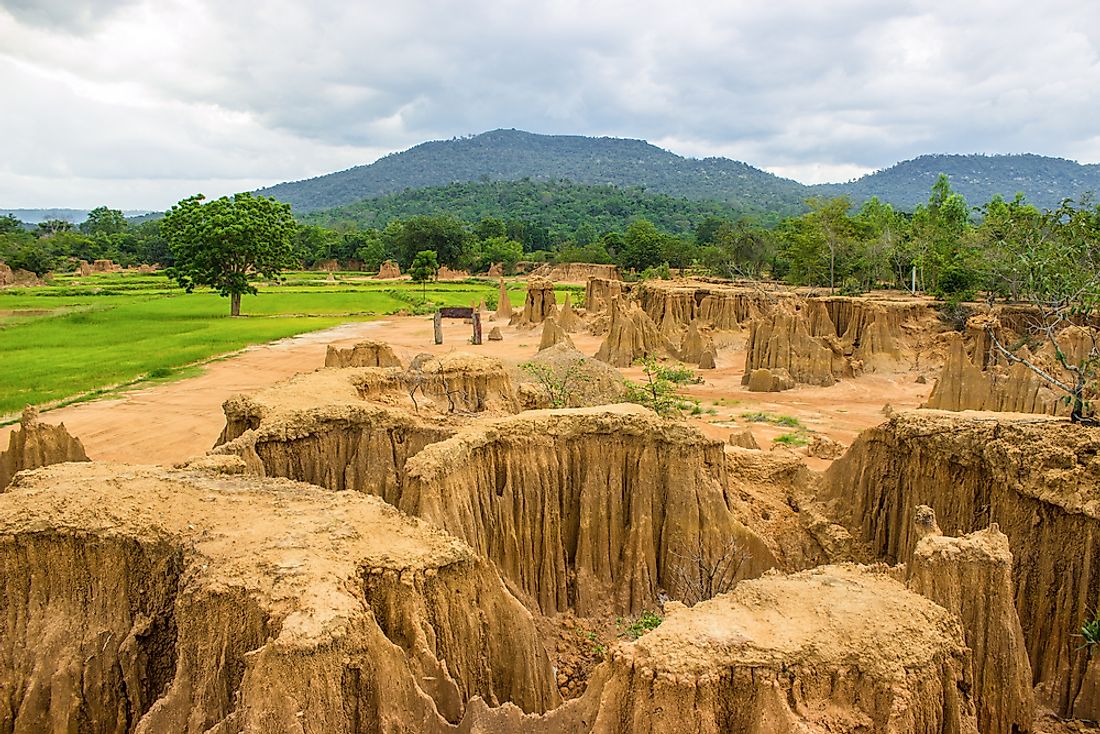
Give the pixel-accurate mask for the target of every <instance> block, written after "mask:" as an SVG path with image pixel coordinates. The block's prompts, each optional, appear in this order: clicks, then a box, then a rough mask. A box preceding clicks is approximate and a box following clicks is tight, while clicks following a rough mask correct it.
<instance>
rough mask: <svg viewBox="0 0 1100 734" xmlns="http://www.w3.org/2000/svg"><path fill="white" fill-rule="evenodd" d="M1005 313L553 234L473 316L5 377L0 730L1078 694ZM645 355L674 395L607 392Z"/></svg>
mask: <svg viewBox="0 0 1100 734" xmlns="http://www.w3.org/2000/svg"><path fill="white" fill-rule="evenodd" d="M578 276H585V277H587V282H586V293H585V296H584V298H583V299H576V302H573V301H572V300H571V301H570V302H568V303H562V302H561V301H560V300H559V298H556V297H555V293H554V290H553V282H552V280H550V279H551V278H576V277H578ZM1018 317H1019V314H1018V313H1017V312H1015V311H1012V312H1008V311H1004V312H1002V311H998V310H996V309H994V310H993V311H989V310H986V311H980V310H979V311H976V312H975V314H974V315H973V317H972V318H971V319H970V321H968V322H967V323H965V324H954V325H952V324H949V323H947V322H946V321H945V320H944V319H941V317H940V316H939V314H938V312H937V311H936V308H935V304H934V303H933V302H931V301H926V300H921V299H914V298H908V297H903V296H899V295H896V294H876V295H871V296H867V297H856V298H846V297H840V296H828V295H825V294H812V293H797V292H793V291H768V290H764V289H762V288H761V287H759V286H754V285H751V284H732V283H713V282H701V281H687V280H681V281H672V282H643V283H624V282H623V281H621V280H619V279H618V273H617V272H616V271H614V269H613V268H606V267H605V268H602V269H600V268H597V267H596V266H592V268H591V269H589V270H584V269H583V268H581V267H578V266H572V267H571V268H567V269H562V270H561V271H560V272H558V271H555V270H553V269H547V271H546V272H543V273H540V274H539V275H535V276H532V277H531V279H530V281H529V285H528V292H527V299H526V302H525V304H524V306H523V307H522V308H515V309H507V308H504V309H502V310H501V311H498V312H497V313H489V312H486V313H484V314H483V315H482V318H483V321H484V327H485V329H484V331H485V336H486V339H485V341H484V343H483V344H481V345H477V346H475V345H472V344H470V343H469V336H470V333H471V328H472V327H471V325H470V324H469V323H463V322H462V321H461V320H446V321H444V326H443V334H444V344H442V345H435V344H434V343H433V324H432V320H431V318H430V317H388V318H386V319H383V320H378V321H372V322H364V323H360V324H350V325H347V326H343V327H339V328H337V329H331V330H328V331H324V332H316V333H313V334H309V335H305V336H302V337H296V338H293V339H288V340H284V341H281V342H276V343H272V344H268V345H264V346H260V347H255V348H251V349H247V350H244V351H243V352H241V353H238V354H235V355H231V356H227V357H225V358H223V359H220V360H217V361H214V362H211V363H210V364H208V365H207V366H206V367H204V368H203V371H202V374H200V375H199V376H197V377H193V378H189V379H184V380H180V381H178V382H173V383H167V384H161V385H156V386H153V387H148V388H146V389H142V390H136V391H133V392H129V393H125V394H122V395H121V396H119V397H117V398H115V399H111V400H103V401H97V402H89V403H84V404H78V405H73V406H69V407H66V408H61V409H58V410H54V411H50V412H48V413H45V414H43V415H38V414H37V412H36V411H34V410H33V409H29V410H28V411H26V413H25V414H24V416H23V420H22V421H21V422H20V424H19V425H17V426H12V427H9V428H7V429H4V430H3V431H2V432H0V446H8V450H7V451H4V452H3V453H0V492H2V494H0V734H6V733H7V732H12V733H13V734H14V733H20V734H22V733H24V732H27V733H29V732H40V731H42V732H45V731H51V732H62V731H64V732H79V733H80V734H83V733H85V732H112V733H119V732H140V733H143V734H146V733H148V734H153V733H158V734H159V733H160V732H170V733H171V732H187V733H188V734H200V733H207V734H244V733H245V732H258V733H268V732H271V733H272V734H274V733H282V732H294V733H295V734H322V733H324V734H328V733H330V732H340V733H345V734H366V733H368V732H409V733H412V732H440V733H443V732H455V733H459V734H474V733H479V732H480V733H484V734H510V733H512V732H517V733H518V732H536V733H537V732H547V733H550V732H567V733H570V734H588V733H592V734H612V733H615V734H618V733H621V734H627V733H633V732H639V733H642V734H646V733H652V734H657V733H659V732H671V731H674V732H683V733H684V734H688V733H690V732H700V733H704V734H719V733H720V732H746V733H751V734H767V733H770V732H778V733H780V734H795V733H807V734H819V733H820V734H825V733H826V732H828V733H830V734H838V733H851V734H857V733H858V734H867V733H875V734H895V733H897V734H902V733H906V734H908V733H910V732H912V733H914V734H916V733H928V734H932V733H937V734H977V733H979V732H980V733H981V734H994V733H995V732H1005V733H1008V734H1011V733H1016V734H1023V733H1024V732H1043V733H1046V734H1057V733H1059V732H1070V731H1089V730H1096V725H1095V723H1094V722H1096V721H1097V720H1098V719H1100V644H1090V641H1089V640H1088V639H1085V638H1083V637H1082V635H1081V633H1082V627H1083V626H1084V625H1085V624H1086V623H1087V622H1088V621H1089V620H1090V619H1092V618H1094V617H1095V616H1096V614H1097V609H1098V607H1100V429H1096V428H1087V427H1082V426H1079V425H1073V424H1071V423H1070V422H1069V421H1068V420H1067V419H1066V418H1065V417H1064V415H1063V413H1064V409H1063V407H1062V406H1061V404H1060V403H1059V401H1058V400H1057V396H1056V395H1054V394H1053V393H1050V392H1049V391H1048V390H1046V388H1044V387H1043V386H1042V385H1041V384H1039V383H1037V382H1036V381H1035V380H1033V379H1032V378H1031V377H1029V376H1028V375H1027V374H1024V373H1023V372H1021V371H1019V370H1016V369H1014V368H1013V369H1010V368H1009V366H1008V365H1006V364H1001V363H999V362H998V361H997V359H995V358H993V357H992V356H991V353H990V351H989V350H990V346H989V343H988V339H987V338H986V336H987V335H988V333H989V329H990V328H991V327H990V324H995V325H996V326H995V328H996V329H998V330H999V336H1000V337H1002V341H1005V342H1008V341H1011V340H1012V338H1013V337H1014V336H1016V335H1018V333H1019V330H1018V327H1014V326H1013V325H1014V324H1018V323H1019V318H1018ZM1070 328H1073V329H1080V328H1081V327H1070ZM490 332H491V333H490ZM1070 336H1071V337H1072V338H1077V337H1076V336H1074V335H1073V334H1071V335H1070ZM1071 340H1072V339H1071ZM646 355H648V356H653V357H657V358H658V359H660V360H662V362H663V363H664V364H667V365H673V364H683V365H686V366H687V367H690V368H691V369H692V370H695V371H696V372H697V374H698V376H699V377H700V378H701V381H699V382H697V383H693V384H688V385H685V386H684V387H683V388H682V389H681V395H682V396H683V397H684V398H687V399H689V400H691V401H696V402H697V406H696V407H695V408H694V409H693V410H688V411H686V413H689V414H686V415H683V416H673V417H669V416H662V415H659V414H658V413H656V412H654V411H653V410H651V409H650V408H648V407H644V406H642V405H638V404H634V403H627V402H624V398H625V396H626V388H625V385H624V382H623V378H624V377H625V378H626V379H627V380H631V381H633V382H644V381H645V379H646V376H645V374H644V372H643V369H642V367H640V366H639V365H638V364H637V360H638V359H639V358H640V357H643V356H646ZM1036 358H1037V359H1040V360H1043V359H1047V357H1044V355H1042V354H1041V353H1039V354H1037V357H1036ZM526 362H533V363H535V364H536V365H538V366H537V367H535V368H533V369H532V368H528V369H522V368H521V367H520V365H521V364H522V363H526ZM326 365H327V366H326ZM535 373H541V374H542V375H543V376H544V377H545V376H547V375H548V376H549V378H546V379H543V380H540V379H538V377H537V376H536V374H535ZM564 375H569V376H570V379H571V382H569V383H568V385H569V386H568V388H567V389H563V388H561V385H562V378H563V376H564ZM992 408H996V409H1000V410H1016V411H1025V412H1014V413H1008V412H981V411H989V409H992ZM9 482H10V484H9ZM1097 624H1098V625H1100V622H1097Z"/></svg>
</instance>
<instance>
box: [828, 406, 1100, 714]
mask: <svg viewBox="0 0 1100 734" xmlns="http://www.w3.org/2000/svg"><path fill="white" fill-rule="evenodd" d="M822 498H823V499H826V500H827V501H828V502H829V503H830V504H831V506H832V512H833V514H834V516H838V517H841V518H843V521H844V523H845V524H846V525H847V526H848V527H849V528H850V529H851V530H852V532H853V534H854V535H855V536H856V537H857V539H861V540H862V541H863V542H865V543H867V544H868V545H869V546H870V550H871V551H872V552H873V553H874V554H876V555H877V556H879V557H881V558H883V559H885V560H887V561H889V562H897V561H904V560H905V559H906V558H908V557H909V556H910V555H911V554H912V552H913V550H914V547H915V545H916V541H917V536H916V534H915V531H914V530H913V511H914V510H913V508H914V506H916V505H922V504H923V505H928V506H930V507H932V508H933V510H934V511H935V513H936V517H937V518H938V520H939V524H940V526H941V527H942V528H943V531H944V532H945V533H946V534H948V535H964V534H966V533H970V532H973V531H976V530H980V529H983V528H985V527H987V526H989V524H990V523H994V522H995V523H998V524H999V526H1000V529H1001V530H1002V531H1003V532H1004V533H1005V534H1006V535H1007V536H1008V540H1009V543H1010V545H1011V550H1012V555H1013V558H1014V562H1013V572H1012V580H1013V586H1014V595H1015V605H1016V609H1017V611H1018V613H1019V617H1020V623H1021V625H1022V628H1023V631H1024V639H1025V640H1026V643H1027V653H1028V657H1029V659H1030V661H1031V668H1032V675H1033V682H1034V683H1035V685H1036V695H1037V697H1038V699H1039V701H1040V702H1043V703H1046V704H1048V705H1050V706H1051V707H1053V708H1054V710H1055V711H1056V712H1058V713H1060V714H1061V715H1063V716H1075V717H1078V718H1086V719H1096V718H1100V666H1096V665H1092V666H1091V667H1090V665H1089V651H1088V650H1087V649H1086V648H1084V647H1082V645H1081V640H1080V638H1079V637H1076V636H1075V635H1076V634H1077V633H1078V631H1079V630H1080V629H1081V625H1082V624H1083V623H1084V621H1085V620H1086V619H1088V618H1090V615H1091V614H1092V613H1093V611H1094V610H1095V609H1096V608H1097V607H1098V606H1100V562H1098V559H1100V430H1097V429H1091V428H1084V427H1081V426H1075V425H1072V424H1070V423H1069V422H1068V421H1063V420H1057V419H1045V418H1035V419H1025V418H1020V419H1010V418H1005V417H996V418H992V417H971V416H959V415H955V414H950V413H942V412H938V411H913V412H911V413H903V414H898V415H896V416H894V417H893V418H892V419H891V420H890V421H889V422H887V423H885V424H883V425H881V426H879V427H877V428H872V429H869V430H867V431H864V432H863V433H862V434H861V435H860V437H859V438H858V439H857V440H856V442H855V443H854V444H853V445H852V447H851V448H850V449H849V451H848V453H847V454H845V455H844V456H843V457H842V458H840V459H839V460H837V461H836V462H835V463H834V464H833V466H832V467H830V469H829V470H828V471H827V472H826V474H825V477H824V481H823V490H822Z"/></svg>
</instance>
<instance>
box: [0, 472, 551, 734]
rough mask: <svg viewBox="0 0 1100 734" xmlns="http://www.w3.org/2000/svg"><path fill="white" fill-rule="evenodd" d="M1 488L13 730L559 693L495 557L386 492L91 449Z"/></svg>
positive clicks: (350, 724)
mask: <svg viewBox="0 0 1100 734" xmlns="http://www.w3.org/2000/svg"><path fill="white" fill-rule="evenodd" d="M2 500H3V501H2V502H0V593H2V594H3V598H4V599H5V600H6V602H5V603H6V609H7V610H8V612H9V613H7V614H5V615H4V616H3V619H2V620H0V625H3V630H2V633H0V688H2V689H3V690H4V691H5V692H6V695H5V697H4V699H3V701H2V702H0V721H3V722H5V724H6V727H5V728H6V729H7V730H8V731H17V732H24V731H25V732H31V731H36V732H37V731H111V732H115V731H133V732H136V733H137V734H154V733H155V732H214V731H217V732H244V731H267V732H294V731H296V732H303V733H304V732H309V733H316V734H320V732H336V731H344V732H368V731H383V730H384V731H393V732H409V733H410V734H411V733H412V732H436V733H438V734H442V732H444V731H450V730H451V729H450V727H449V725H448V722H451V723H455V724H457V723H458V722H459V721H461V719H462V717H463V716H464V714H465V711H466V707H467V704H468V702H470V701H471V700H472V699H474V698H475V697H480V698H481V699H483V700H484V701H485V702H487V703H488V704H489V705H493V706H495V705H498V704H501V703H504V702H505V701H511V702H512V703H514V704H515V705H516V706H518V707H519V709H522V710H524V711H528V712H532V713H540V712H543V711H545V710H547V709H549V708H552V707H553V706H555V705H556V704H557V703H558V701H559V698H558V694H557V691H556V689H555V685H554V681H553V676H552V670H551V667H550V664H549V660H548V658H547V656H546V654H545V651H544V650H543V648H542V645H541V643H540V642H539V639H538V635H537V633H536V630H535V627H534V625H533V621H532V618H531V616H530V614H529V613H528V612H527V610H526V609H524V608H523V607H522V606H521V605H520V604H519V603H518V602H517V601H516V600H515V598H514V597H513V596H512V595H511V594H509V593H508V591H507V590H506V589H505V587H504V585H503V584H502V583H501V581H500V579H499V577H498V576H497V575H496V572H495V571H494V570H493V568H492V567H491V565H489V564H488V563H486V562H485V561H484V560H482V559H480V558H478V557H477V556H476V555H474V554H473V553H472V552H471V550H470V549H469V548H468V547H467V546H465V545H464V544H463V543H461V542H459V541H457V540H456V539H454V538H453V537H451V536H448V535H447V534H445V533H443V532H442V531H440V530H437V529H435V528H432V527H431V526H429V525H428V524H426V523H423V522H420V521H418V520H415V519H413V518H409V517H407V516H404V515H402V514H401V513H399V512H397V511H396V510H394V509H393V508H391V507H389V506H387V505H386V504H384V503H383V502H381V501H380V500H378V499H376V498H373V497H367V496H364V495H361V494H358V493H352V492H347V493H332V492H326V491H324V490H320V489H317V488H315V487H309V486H307V485H301V484H296V483H293V482H288V481H285V480H262V479H256V478H246V477H231V476H224V475H222V476H214V475H211V474H206V473H203V472H197V471H165V470H161V469H157V468H152V467H134V466H125V465H111V464H98V463H97V464H68V465H64V466H55V467H50V468H47V469H43V470H39V471H37V472H35V473H33V474H28V475H23V476H21V477H20V478H19V479H17V480H16V482H15V485H14V486H13V488H12V491H11V492H9V493H8V494H6V495H4V496H3V498H2ZM473 600H476V604H472V603H471V602H472V601H473Z"/></svg>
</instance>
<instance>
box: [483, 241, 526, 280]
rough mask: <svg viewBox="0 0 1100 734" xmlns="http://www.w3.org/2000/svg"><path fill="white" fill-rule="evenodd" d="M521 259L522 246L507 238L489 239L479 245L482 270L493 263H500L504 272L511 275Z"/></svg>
mask: <svg viewBox="0 0 1100 734" xmlns="http://www.w3.org/2000/svg"><path fill="white" fill-rule="evenodd" d="M521 257H523V245H522V244H520V243H519V242H516V241H515V240H510V239H508V238H507V237H503V236H502V237H490V238H489V239H487V240H485V241H483V242H482V243H481V258H480V264H481V266H482V267H483V268H488V267H489V266H490V265H492V264H493V263H502V264H503V266H504V271H505V272H507V273H511V272H512V269H513V268H515V266H516V263H517V262H519V260H520V258H521Z"/></svg>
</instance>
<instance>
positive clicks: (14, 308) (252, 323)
mask: <svg viewBox="0 0 1100 734" xmlns="http://www.w3.org/2000/svg"><path fill="white" fill-rule="evenodd" d="M324 277H325V276H324V275H318V274H317V273H289V274H288V277H287V279H286V280H285V281H284V282H283V283H281V284H278V285H273V284H258V289H259V295H256V296H247V295H246V296H244V297H243V298H242V303H241V313H242V314H244V316H243V317H242V318H238V319H231V318H229V316H228V313H229V302H228V299H225V298H221V297H219V296H218V295H217V294H216V293H213V292H211V291H196V292H195V293H191V294H185V293H184V292H183V291H182V290H180V289H179V288H176V287H174V286H173V284H172V283H171V282H170V281H169V280H168V279H167V278H165V277H164V276H163V275H157V274H140V273H104V274H96V275H92V276H87V277H83V278H76V277H73V276H58V277H57V278H55V280H54V282H53V283H51V284H49V285H46V286H40V287H34V288H11V289H6V290H3V291H0V354H2V355H3V358H2V359H0V418H2V417H4V416H7V417H8V420H9V422H10V419H12V418H13V417H14V416H15V414H16V413H18V412H19V411H20V410H22V408H23V406H24V405H27V404H34V405H39V406H43V405H53V404H56V403H60V402H70V401H73V400H75V399H79V398H80V397H81V396H88V395H92V396H98V395H99V394H102V393H103V391H105V390H110V389H112V388H115V387H117V386H120V385H123V386H126V385H131V384H134V383H135V382H136V381H142V380H146V379H152V380H161V381H163V380H171V379H179V378H180V377H184V376H190V375H191V374H194V370H188V369H186V368H187V366H188V365H194V364H196V363H201V362H204V361H206V360H209V359H210V358H212V357H216V356H218V355H223V354H226V353H231V352H234V351H237V350H239V349H242V348H243V347H246V346H249V345H252V344H261V343H264V342H269V341H273V340H276V339H282V338H285V337H289V336H294V335H297V334H302V333H305V332H309V331H316V330H319V329H326V328H329V327H332V326H336V325H338V324H342V323H347V322H350V321H364V320H368V319H372V318H378V317H381V316H384V315H387V314H395V313H398V312H400V311H408V310H412V309H411V308H410V303H414V302H415V303H418V302H419V301H420V298H421V288H420V287H419V286H416V285H415V284H413V283H411V282H399V283H394V282H392V281H390V282H383V281H378V282H373V281H369V280H366V281H359V280H355V281H351V280H338V281H336V282H335V283H327V282H325V281H324ZM513 285H515V284H513ZM496 292H497V284H496V283H495V282H492V281H484V282H482V281H472V282H445V283H432V284H429V286H428V288H427V299H428V300H429V301H431V302H433V303H435V304H437V305H447V306H463V305H469V304H470V303H471V302H472V301H478V300H480V299H481V298H483V297H486V296H488V295H489V294H491V293H492V294H495V293H496ZM524 293H525V292H524V290H523V289H522V285H520V287H518V288H515V289H514V290H509V292H508V296H509V298H510V300H511V301H512V302H513V304H514V305H517V306H520V305H522V303H523V299H524Z"/></svg>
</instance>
